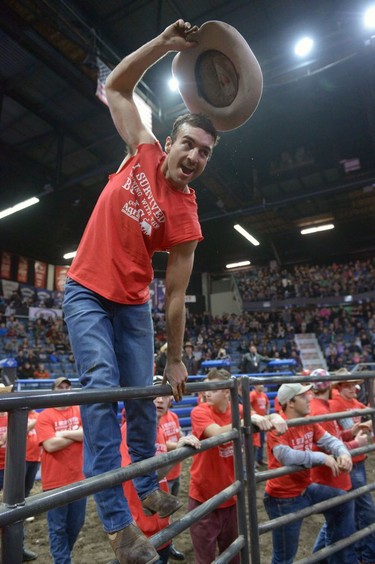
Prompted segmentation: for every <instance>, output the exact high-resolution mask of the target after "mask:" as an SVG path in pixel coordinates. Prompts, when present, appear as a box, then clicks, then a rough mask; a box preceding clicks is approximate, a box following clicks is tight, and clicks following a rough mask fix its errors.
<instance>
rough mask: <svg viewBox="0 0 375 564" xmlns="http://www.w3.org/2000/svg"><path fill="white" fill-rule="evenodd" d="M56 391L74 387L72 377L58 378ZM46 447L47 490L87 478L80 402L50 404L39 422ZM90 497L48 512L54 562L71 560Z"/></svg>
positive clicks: (39, 433) (64, 563) (44, 474)
mask: <svg viewBox="0 0 375 564" xmlns="http://www.w3.org/2000/svg"><path fill="white" fill-rule="evenodd" d="M52 389H53V390H54V391H61V392H64V391H67V390H71V389H72V385H71V382H70V380H69V379H68V378H64V377H61V378H57V379H56V380H55V381H54V383H53V386H52ZM36 432H37V436H38V441H39V444H40V445H41V446H42V447H43V449H42V461H41V467H42V487H43V491H48V490H52V489H54V488H60V487H61V486H67V485H68V484H72V483H74V482H79V481H80V480H83V479H84V475H83V473H82V441H83V430H82V423H81V415H80V411H79V407H78V406H69V407H50V408H47V409H45V410H44V411H42V412H41V413H40V415H39V417H38V420H37V423H36ZM85 513H86V498H83V499H79V500H77V501H72V502H71V503H68V504H66V505H63V506H61V507H55V508H54V509H50V510H49V511H48V512H47V522H48V535H49V542H50V549H51V554H52V558H53V562H54V564H71V562H72V560H71V552H72V550H73V546H74V543H75V542H76V540H77V537H78V534H79V532H80V530H81V529H82V526H83V523H84V521H85Z"/></svg>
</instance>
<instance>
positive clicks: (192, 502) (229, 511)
mask: <svg viewBox="0 0 375 564" xmlns="http://www.w3.org/2000/svg"><path fill="white" fill-rule="evenodd" d="M230 378H231V375H230V373H229V372H227V371H226V370H217V369H216V368H214V369H213V370H210V372H209V373H208V375H207V380H208V381H211V382H212V381H226V380H230ZM205 396H206V402H205V403H201V404H199V405H197V407H195V408H194V409H193V410H192V412H191V424H192V431H193V433H194V435H196V436H197V437H198V439H201V440H202V439H207V438H209V437H214V436H216V435H220V434H222V433H226V432H228V431H230V430H231V429H232V413H231V405H230V401H229V396H230V391H229V389H224V390H209V391H206V392H205ZM241 408H242V406H240V414H242V413H241ZM251 421H252V423H254V424H255V425H257V426H258V427H259V429H261V430H264V431H268V430H269V429H272V428H273V427H275V428H276V429H277V431H278V432H281V433H283V432H284V431H286V429H287V426H286V423H285V421H284V420H283V419H282V418H281V417H280V415H278V414H276V413H274V414H272V415H269V416H261V415H258V414H256V413H255V412H252V415H251ZM190 476H191V478H190V489H189V511H191V510H192V509H195V508H196V507H198V506H199V505H201V504H202V503H204V502H205V501H207V500H208V499H210V498H211V497H212V496H214V495H216V494H217V493H219V492H220V491H221V490H223V489H224V488H226V487H228V486H229V485H231V484H233V482H234V460H233V443H232V442H229V443H225V444H223V445H220V446H218V447H214V448H211V449H209V450H206V451H205V452H202V453H200V454H197V455H196V456H194V458H193V462H192V465H191V470H190ZM190 534H191V538H192V542H193V547H194V554H195V564H210V563H211V562H212V561H213V560H215V554H216V545H217V546H218V548H219V553H220V554H221V553H222V552H224V550H225V549H226V548H228V546H229V545H230V544H231V543H232V542H233V541H234V540H235V539H236V538H237V536H238V532H237V515H236V499H235V497H232V498H231V499H229V500H228V501H226V502H224V503H223V504H221V505H220V506H219V507H218V508H217V509H214V511H212V512H211V513H209V514H208V515H206V516H205V517H203V518H202V519H200V520H199V521H198V522H197V523H194V524H193V525H192V526H191V527H190ZM237 562H239V558H238V556H236V557H235V558H233V559H232V563H233V564H234V563H237Z"/></svg>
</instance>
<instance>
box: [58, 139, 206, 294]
mask: <svg viewBox="0 0 375 564" xmlns="http://www.w3.org/2000/svg"><path fill="white" fill-rule="evenodd" d="M165 157H166V154H165V153H164V152H163V150H162V148H161V146H160V144H159V143H158V142H155V143H154V144H142V145H139V146H138V148H137V152H136V154H135V155H134V156H132V157H131V158H129V159H128V160H127V161H126V163H125V164H124V166H123V167H122V168H121V170H120V171H119V172H117V173H116V174H112V175H111V176H110V177H109V181H108V183H107V185H106V186H105V188H104V190H103V191H102V193H101V195H100V197H99V199H98V201H97V204H96V206H95V208H94V211H93V212H92V215H91V217H90V220H89V222H88V224H87V226H86V229H85V232H84V234H83V237H82V239H81V242H80V244H79V247H78V250H77V255H76V257H75V259H74V261H73V264H72V266H71V267H70V269H69V272H68V276H70V277H71V278H72V279H73V280H75V281H76V282H78V283H79V284H82V285H83V286H85V287H87V288H89V289H90V290H93V291H94V292H97V293H98V294H100V295H101V296H104V297H105V298H107V299H109V300H112V301H114V302H117V303H123V304H142V303H145V302H147V301H148V299H149V284H150V282H151V280H152V278H153V270H152V265H151V258H152V255H153V254H154V252H156V251H167V250H169V249H170V248H171V247H174V246H175V245H178V244H180V243H184V242H187V241H201V240H202V239H203V237H202V231H201V227H200V224H199V221H198V210H197V203H196V197H195V192H194V190H192V189H191V188H189V189H188V192H186V193H184V192H181V191H179V190H176V189H175V188H174V187H173V185H172V184H171V183H170V182H169V181H168V180H167V179H166V178H165V176H164V175H163V173H162V171H161V165H162V163H163V161H164V159H165Z"/></svg>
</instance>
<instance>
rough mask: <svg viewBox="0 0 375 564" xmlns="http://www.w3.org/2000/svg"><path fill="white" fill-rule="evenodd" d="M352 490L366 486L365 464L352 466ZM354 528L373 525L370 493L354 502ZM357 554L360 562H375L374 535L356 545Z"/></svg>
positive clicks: (373, 507) (372, 504)
mask: <svg viewBox="0 0 375 564" xmlns="http://www.w3.org/2000/svg"><path fill="white" fill-rule="evenodd" d="M350 478H351V481H352V489H353V490H356V489H358V488H360V487H362V486H365V485H366V484H367V476H366V467H365V463H364V461H363V462H357V463H355V464H353V469H352V471H351V472H350ZM354 514H355V526H356V529H357V531H360V530H361V529H364V528H365V527H368V526H369V525H372V524H373V523H375V504H374V500H373V498H372V495H371V493H370V492H368V493H365V494H364V495H361V496H360V497H357V498H356V499H355V500H354ZM356 548H357V553H358V557H359V560H360V561H361V562H375V534H374V533H373V534H372V535H368V536H367V537H365V538H364V539H363V540H361V541H359V542H358V543H357V544H356Z"/></svg>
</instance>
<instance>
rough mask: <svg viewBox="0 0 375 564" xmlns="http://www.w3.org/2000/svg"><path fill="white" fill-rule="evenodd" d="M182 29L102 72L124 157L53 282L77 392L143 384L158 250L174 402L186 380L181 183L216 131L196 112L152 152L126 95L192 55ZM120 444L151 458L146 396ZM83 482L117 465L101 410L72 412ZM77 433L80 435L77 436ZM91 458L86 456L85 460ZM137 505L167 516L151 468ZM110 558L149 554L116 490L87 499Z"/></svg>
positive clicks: (190, 229)
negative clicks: (171, 61) (163, 263)
mask: <svg viewBox="0 0 375 564" xmlns="http://www.w3.org/2000/svg"><path fill="white" fill-rule="evenodd" d="M191 30H192V26H191V24H190V23H188V22H184V21H183V20H182V19H179V20H178V21H176V22H175V23H174V24H172V25H170V26H168V27H167V28H166V29H165V30H164V31H163V32H162V33H160V35H158V36H157V37H155V38H154V39H152V40H151V41H149V42H148V43H146V44H145V45H143V46H142V47H140V48H139V49H138V50H137V51H135V52H134V53H131V54H129V55H128V56H127V57H125V59H123V60H122V61H121V62H120V63H119V64H118V65H117V66H116V68H115V69H114V70H113V71H112V72H111V74H110V75H109V77H108V78H107V81H106V94H107V100H108V105H109V108H110V111H111V116H112V118H113V121H114V124H115V126H116V128H117V130H118V132H119V134H120V136H121V137H122V139H123V140H124V142H125V143H126V146H127V151H128V152H127V155H126V157H125V159H124V160H123V162H122V163H121V165H120V166H119V168H118V170H117V172H116V173H114V174H112V175H111V176H110V177H109V181H108V183H107V185H106V187H105V188H104V190H103V191H102V193H101V195H100V197H99V199H98V202H97V204H96V206H95V208H94V211H93V213H92V215H91V217H90V219H89V222H88V224H87V226H86V229H85V231H84V234H83V237H82V239H81V242H80V244H79V247H78V250H77V254H76V257H75V259H74V261H73V264H72V266H71V268H70V269H69V272H68V280H67V283H66V286H65V297H64V304H63V309H64V316H65V321H66V323H67V326H68V331H69V336H70V340H71V344H72V349H73V353H74V357H75V360H76V364H77V369H78V373H79V375H80V379H81V383H82V385H83V386H84V388H85V389H100V390H102V389H112V388H114V387H118V386H123V387H134V386H137V387H145V386H148V385H151V384H152V375H153V363H154V331H153V327H152V317H151V307H150V301H149V300H150V292H149V285H150V282H151V281H152V279H153V270H152V256H153V254H154V253H155V252H159V251H168V265H167V269H166V276H165V278H166V288H165V290H166V291H165V316H166V322H167V323H166V328H167V341H168V351H167V363H166V367H165V371H164V377H165V378H166V381H168V382H169V383H170V384H171V387H172V391H173V395H174V397H175V399H176V400H179V399H181V397H182V395H183V393H184V390H185V383H186V378H187V371H186V367H185V365H184V364H183V362H182V344H183V336H184V329H185V293H186V288H187V286H188V283H189V279H190V276H191V272H192V268H193V262H194V252H195V249H196V247H197V244H198V242H199V241H201V240H202V238H203V237H202V231H201V227H200V224H199V220H198V210H197V203H196V197H195V192H194V190H193V189H192V188H191V187H190V184H191V183H192V182H194V180H195V179H197V178H198V177H199V176H200V175H201V174H202V172H203V171H204V169H205V167H206V165H207V163H208V161H209V159H210V157H211V154H212V151H213V148H214V146H215V144H216V142H217V131H216V129H215V128H214V126H213V124H212V122H211V121H210V120H209V119H208V118H207V117H206V116H204V115H202V114H186V115H184V116H180V117H179V118H177V120H176V121H175V123H174V125H173V127H172V132H171V135H170V136H168V137H167V139H166V142H165V145H164V149H165V150H163V149H162V147H161V145H160V143H159V142H158V141H157V139H156V138H155V136H154V134H153V133H152V132H151V130H150V129H149V128H148V127H146V126H145V125H144V123H143V122H142V119H141V116H140V113H139V110H138V108H137V104H136V102H135V100H134V91H135V88H136V86H137V83H138V82H139V80H140V79H141V77H142V76H143V74H144V73H145V72H146V70H147V69H148V68H149V67H150V66H152V65H153V64H154V63H156V62H157V61H158V60H159V59H160V58H162V57H164V56H165V55H166V54H167V53H170V52H171V51H184V50H186V49H190V48H194V47H195V46H196V43H195V42H194V40H193V39H191V35H189V33H190V32H191ZM126 403H127V405H126V412H127V424H128V431H127V432H128V446H129V451H130V455H131V458H132V461H133V462H137V461H139V460H144V459H147V458H150V457H152V456H154V454H155V437H156V418H155V409H154V405H153V402H152V398H144V399H133V400H127V402H126ZM81 412H82V421H83V427H84V430H85V474H86V476H87V477H89V476H92V475H98V474H101V473H103V472H106V471H109V470H114V469H116V468H118V467H119V466H120V463H121V458H120V440H121V435H120V429H119V427H118V424H117V419H116V413H115V410H114V409H113V408H112V405H111V404H109V403H106V404H100V405H97V404H94V405H84V406H82V407H81ZM86 437H87V440H86ZM97 452H100V453H102V456H97V455H96V453H97ZM135 484H136V489H137V492H138V495H139V496H140V499H141V500H142V502H143V505H144V506H145V507H147V508H148V509H149V510H150V511H153V512H157V513H159V515H165V514H166V513H168V514H172V513H173V512H174V511H176V510H177V509H178V506H179V504H178V500H176V498H174V497H173V496H172V495H171V494H166V493H165V492H162V491H160V489H159V486H158V480H157V476H156V473H155V472H150V473H149V474H147V475H146V476H141V477H138V478H137V479H136V480H135ZM95 500H96V503H97V507H98V512H99V515H100V518H101V521H102V523H103V527H104V530H105V531H106V532H107V533H108V534H109V541H110V543H111V545H112V548H113V550H114V552H115V554H116V557H117V559H118V560H119V561H120V563H121V564H122V562H128V559H129V558H132V557H133V556H132V555H134V557H135V556H136V557H137V559H138V561H139V562H140V563H141V562H147V563H149V564H150V563H151V562H153V561H155V560H156V559H157V558H158V555H157V554H156V552H155V550H154V548H153V546H152V545H151V543H149V542H145V541H144V538H143V537H141V535H139V538H137V535H138V530H137V528H135V527H134V525H133V521H132V516H131V513H130V511H129V508H128V504H127V502H126V499H125V498H124V495H123V491H122V488H121V486H118V487H112V488H107V489H106V490H105V491H104V492H98V494H96V495H95Z"/></svg>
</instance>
